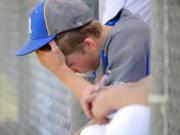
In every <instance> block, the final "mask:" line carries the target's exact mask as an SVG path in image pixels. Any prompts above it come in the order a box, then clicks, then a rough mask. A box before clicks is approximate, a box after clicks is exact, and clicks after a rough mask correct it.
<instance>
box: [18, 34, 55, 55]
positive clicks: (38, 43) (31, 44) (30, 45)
mask: <svg viewBox="0 0 180 135" xmlns="http://www.w3.org/2000/svg"><path fill="white" fill-rule="evenodd" d="M55 37H56V35H52V36H50V37H48V38H44V39H38V40H29V41H28V42H27V43H26V44H25V45H24V47H22V48H21V49H20V50H18V51H17V52H16V56H24V55H27V54H29V53H32V52H33V51H35V50H37V49H39V48H41V47H43V46H44V45H46V44H47V43H49V42H50V41H52V40H53V39H54V38H55Z"/></svg>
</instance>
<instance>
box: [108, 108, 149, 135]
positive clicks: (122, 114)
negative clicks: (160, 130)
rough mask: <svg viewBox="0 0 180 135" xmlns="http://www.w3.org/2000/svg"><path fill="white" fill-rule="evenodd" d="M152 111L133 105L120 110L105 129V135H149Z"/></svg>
mask: <svg viewBox="0 0 180 135" xmlns="http://www.w3.org/2000/svg"><path fill="white" fill-rule="evenodd" d="M149 119H150V109H149V107H147V106H141V105H131V106H127V107H124V108H122V109H120V110H118V111H117V112H116V113H115V115H114V117H113V119H112V120H111V122H110V123H109V124H107V125H106V127H105V135H148V134H149Z"/></svg>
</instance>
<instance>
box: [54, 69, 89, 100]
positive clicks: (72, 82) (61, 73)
mask: <svg viewBox="0 0 180 135" xmlns="http://www.w3.org/2000/svg"><path fill="white" fill-rule="evenodd" d="M55 74H56V76H57V77H58V78H59V79H60V80H61V81H62V82H63V83H64V84H65V85H67V86H68V87H69V88H70V90H71V91H72V92H73V93H74V94H75V95H76V96H77V97H79V98H80V97H81V96H82V90H84V89H85V88H87V87H90V86H91V85H92V84H91V83H90V82H88V81H86V80H85V79H83V78H81V77H79V76H78V75H77V74H75V73H74V72H73V71H71V70H70V69H69V68H68V67H66V66H61V67H58V68H57V70H56V72H55Z"/></svg>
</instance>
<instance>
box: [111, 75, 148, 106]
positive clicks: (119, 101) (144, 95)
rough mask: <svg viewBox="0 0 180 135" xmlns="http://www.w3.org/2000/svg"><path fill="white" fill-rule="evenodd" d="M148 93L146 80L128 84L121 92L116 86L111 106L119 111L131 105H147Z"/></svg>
mask: <svg viewBox="0 0 180 135" xmlns="http://www.w3.org/2000/svg"><path fill="white" fill-rule="evenodd" d="M148 92H149V85H148V78H144V79H142V80H141V81H138V82H135V83H132V84H130V85H129V86H128V87H127V88H126V89H125V90H124V91H123V92H122V90H120V88H118V86H117V87H116V92H114V94H113V99H114V100H113V102H112V106H113V108H114V109H119V108H122V107H124V106H128V105H132V104H142V105H148Z"/></svg>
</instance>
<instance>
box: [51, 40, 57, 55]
mask: <svg viewBox="0 0 180 135" xmlns="http://www.w3.org/2000/svg"><path fill="white" fill-rule="evenodd" d="M49 45H50V47H51V51H53V52H56V53H59V52H60V49H59V47H58V46H57V44H56V42H55V41H54V40H53V41H51V42H49Z"/></svg>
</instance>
